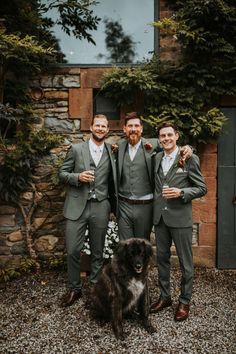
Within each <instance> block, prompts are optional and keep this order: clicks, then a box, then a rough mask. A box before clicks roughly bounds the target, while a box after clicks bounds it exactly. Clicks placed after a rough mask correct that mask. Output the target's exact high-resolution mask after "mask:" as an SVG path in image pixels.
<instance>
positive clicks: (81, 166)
mask: <svg viewBox="0 0 236 354" xmlns="http://www.w3.org/2000/svg"><path fill="white" fill-rule="evenodd" d="M105 145H106V147H107V151H108V155H109V157H110V162H111V168H112V177H113V178H112V179H113V181H112V182H113V183H112V184H113V185H114V187H113V188H112V190H113V191H115V193H116V195H117V187H116V186H117V181H116V164H115V156H114V154H113V152H112V151H111V146H110V144H106V143H105ZM86 170H90V154H89V144H88V141H86V142H83V143H80V144H74V145H72V146H71V148H70V150H69V151H68V153H67V156H66V158H65V161H64V162H63V164H62V166H61V168H60V169H59V179H60V181H61V182H63V183H64V184H66V185H67V186H68V190H67V194H66V200H65V204H64V210H63V212H64V216H65V218H67V219H70V220H77V219H78V218H79V217H80V216H81V214H82V212H83V210H84V208H85V206H86V203H87V200H88V194H89V185H88V183H81V182H80V181H79V180H78V177H79V173H81V172H83V171H86Z"/></svg>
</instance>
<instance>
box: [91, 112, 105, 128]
mask: <svg viewBox="0 0 236 354" xmlns="http://www.w3.org/2000/svg"><path fill="white" fill-rule="evenodd" d="M96 118H103V119H106V120H107V126H108V127H109V121H108V118H107V116H105V114H95V116H93V118H92V121H91V124H90V125H93V123H94V119H96Z"/></svg>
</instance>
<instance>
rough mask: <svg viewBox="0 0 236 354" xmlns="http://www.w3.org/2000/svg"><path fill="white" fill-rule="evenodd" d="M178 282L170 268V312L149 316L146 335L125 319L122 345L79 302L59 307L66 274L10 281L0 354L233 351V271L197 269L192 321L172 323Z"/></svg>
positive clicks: (0, 295)
mask: <svg viewBox="0 0 236 354" xmlns="http://www.w3.org/2000/svg"><path fill="white" fill-rule="evenodd" d="M179 278H180V274H179V271H178V269H172V278H171V283H172V294H173V301H174V305H173V308H167V309H165V310H163V311H162V312H161V313H160V314H152V315H150V317H151V320H152V323H153V325H154V326H155V327H156V333H154V334H152V335H151V334H148V333H147V332H146V331H145V330H144V329H143V328H142V327H141V326H140V324H139V323H138V321H137V320H125V321H124V330H125V332H126V335H127V337H126V339H125V340H124V341H117V340H116V339H115V337H114V335H113V332H112V329H111V325H110V324H109V323H108V324H105V325H101V324H98V323H97V322H95V321H94V320H92V319H91V318H90V317H89V311H88V309H86V307H85V300H84V299H83V298H81V299H80V300H79V301H78V302H76V303H75V304H74V305H73V306H72V307H69V308H66V309H62V308H60V307H59V306H58V303H59V299H60V297H61V296H62V295H63V294H64V291H65V287H66V274H65V273H55V272H51V273H44V274H40V275H28V276H25V277H22V278H21V279H18V280H15V281H12V282H10V283H8V284H6V287H5V289H2V290H0V303H1V307H0V325H1V332H0V353H4V354H7V353H14V354H54V353H55V354H59V353H63V354H69V353H72V354H108V353H109V354H116V353H127V354H140V353H145V354H149V353H155V354H161V353H171V354H177V353H178V354H180V353H188V354H190V353H204V354H205V353H211V354H218V353H219V354H223V353H227V354H233V353H236V271H219V270H215V269H205V268H204V269H203V268H199V269H196V270H195V282H194V293H193V298H192V304H191V308H190V317H189V318H188V319H187V320H186V321H184V322H181V323H176V322H174V319H173V316H174V307H175V306H176V304H177V294H178V291H179V289H178V284H179ZM156 279H157V270H156V268H155V267H154V268H153V269H151V271H150V276H149V283H150V291H151V297H152V299H153V300H156V299H157V298H158V290H157V286H156ZM84 286H85V288H86V281H85V285H84Z"/></svg>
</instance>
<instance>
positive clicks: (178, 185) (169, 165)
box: [150, 122, 207, 321]
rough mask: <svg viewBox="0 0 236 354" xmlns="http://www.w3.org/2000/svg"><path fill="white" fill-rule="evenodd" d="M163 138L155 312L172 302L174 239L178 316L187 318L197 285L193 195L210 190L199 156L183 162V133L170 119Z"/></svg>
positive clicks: (158, 160) (157, 167) (158, 163)
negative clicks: (180, 143)
mask: <svg viewBox="0 0 236 354" xmlns="http://www.w3.org/2000/svg"><path fill="white" fill-rule="evenodd" d="M158 134H159V141H160V143H161V145H162V146H163V149H164V151H163V152H160V153H158V154H157V155H156V156H155V163H154V176H155V192H154V216H153V223H154V226H155V236H156V246H157V267H158V272H159V287H160V297H159V300H158V301H157V302H155V303H153V304H152V305H151V309H150V311H151V312H159V311H161V310H163V309H164V308H165V307H169V306H171V305H172V300H171V295H170V256H171V251H170V248H171V245H172V241H173V242H174V244H175V247H176V252H177V255H178V259H179V264H180V269H181V272H182V278H181V293H180V295H179V304H178V307H177V310H176V312H175V320H176V321H183V320H185V319H186V318H187V317H188V315H189V306H190V305H189V304H190V300H191V295H192V285H193V273H194V267H193V257H192V223H193V221H192V203H191V201H192V199H195V198H200V197H202V196H204V195H205V194H206V193H207V188H206V184H205V182H204V178H203V176H202V174H201V171H200V164H199V158H198V157H197V156H196V155H194V154H193V155H192V156H191V157H190V158H189V159H188V160H187V161H185V162H183V160H182V157H181V154H180V149H179V147H178V146H177V141H178V139H179V134H178V132H177V129H176V127H175V126H174V125H173V124H171V123H168V122H165V123H163V124H161V125H160V127H159V128H158Z"/></svg>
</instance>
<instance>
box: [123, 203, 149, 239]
mask: <svg viewBox="0 0 236 354" xmlns="http://www.w3.org/2000/svg"><path fill="white" fill-rule="evenodd" d="M152 226H153V202H151V203H149V204H132V205H131V204H129V203H127V202H124V201H122V200H119V217H118V232H119V238H120V240H127V239H129V238H132V237H140V238H145V239H147V240H149V239H150V233H151V230H152Z"/></svg>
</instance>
